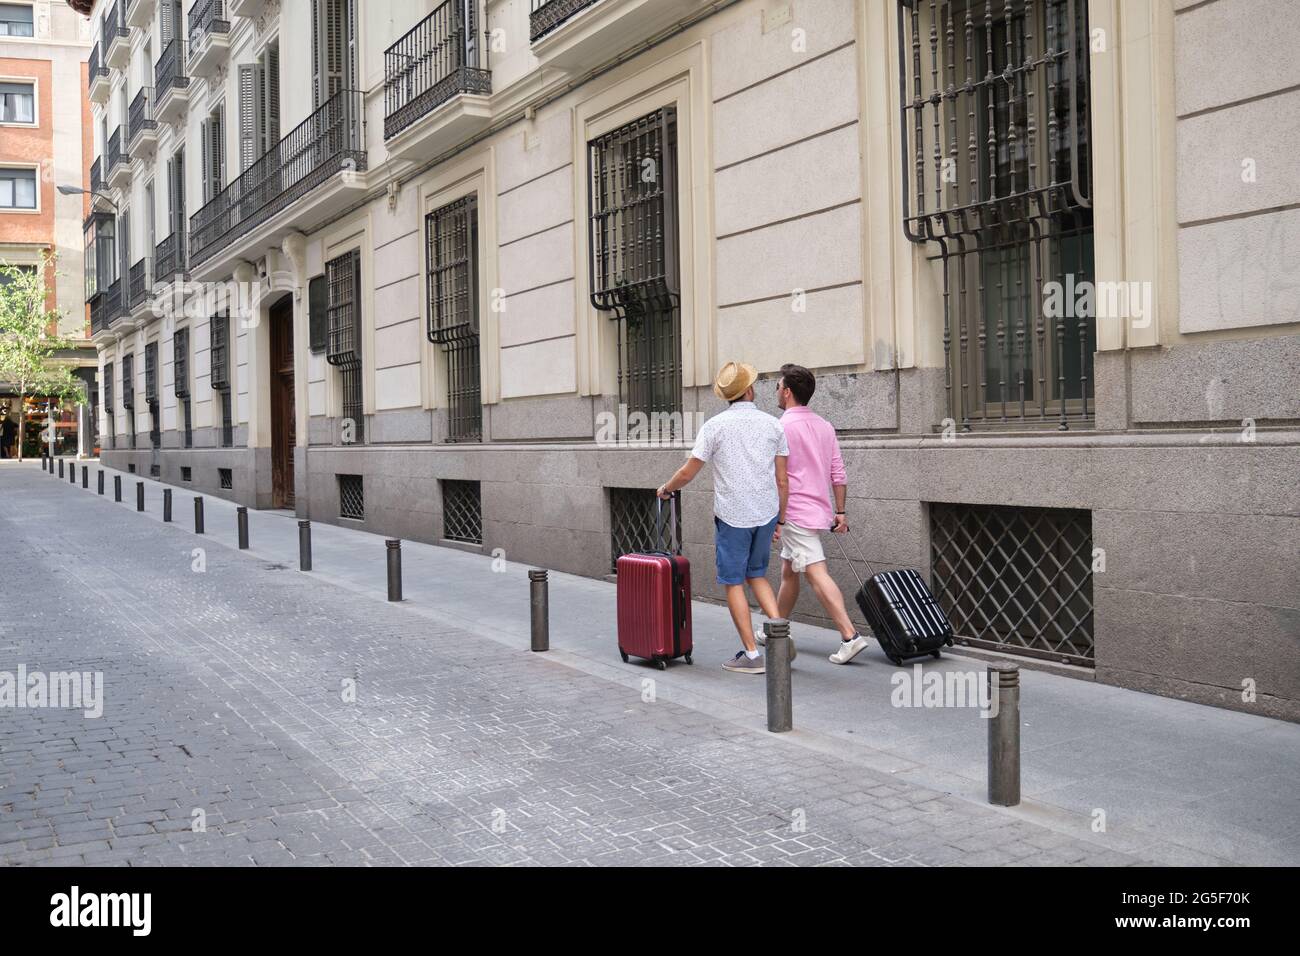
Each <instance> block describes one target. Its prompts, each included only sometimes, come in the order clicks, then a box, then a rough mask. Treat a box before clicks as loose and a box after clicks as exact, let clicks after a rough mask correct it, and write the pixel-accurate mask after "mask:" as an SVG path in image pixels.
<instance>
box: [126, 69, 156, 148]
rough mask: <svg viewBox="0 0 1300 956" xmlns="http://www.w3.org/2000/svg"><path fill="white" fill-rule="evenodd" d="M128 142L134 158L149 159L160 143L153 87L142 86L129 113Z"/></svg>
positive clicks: (127, 125) (127, 123)
mask: <svg viewBox="0 0 1300 956" xmlns="http://www.w3.org/2000/svg"><path fill="white" fill-rule="evenodd" d="M126 128H127V130H128V136H127V142H128V144H129V146H130V149H131V158H132V159H148V158H149V157H150V156H152V155H153V153H154V148H155V147H156V146H157V145H158V122H157V120H155V119H154V118H153V88H152V87H148V86H142V87H141V88H140V92H139V93H137V94H135V99H134V100H132V101H131V109H130V111H129V112H128V113H127V121H126Z"/></svg>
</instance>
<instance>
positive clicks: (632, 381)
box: [587, 106, 682, 414]
mask: <svg viewBox="0 0 1300 956" xmlns="http://www.w3.org/2000/svg"><path fill="white" fill-rule="evenodd" d="M587 150H588V164H589V169H588V181H587V205H588V208H589V210H590V221H589V223H588V229H589V241H588V249H589V256H590V261H589V272H590V275H591V302H592V304H593V305H594V306H595V307H596V308H597V309H599V310H601V311H603V312H607V313H609V315H610V317H611V318H612V319H613V320H614V321H615V322H617V324H618V334H617V348H618V395H619V402H620V404H623V405H626V406H627V408H628V410H629V411H630V412H633V411H639V412H644V413H646V414H654V413H657V412H663V413H678V412H680V411H681V405H682V349H681V309H680V304H681V302H680V291H681V290H680V287H679V284H680V278H679V274H678V262H677V253H678V236H677V226H678V222H677V220H678V216H677V111H676V109H675V108H674V107H671V106H667V107H664V108H663V109H660V110H656V111H655V112H653V113H651V114H649V115H648V116H643V117H641V118H640V119H638V120H636V121H634V122H631V123H628V124H627V125H626V126H620V127H619V128H618V129H615V130H612V131H610V132H608V133H606V134H605V135H603V136H601V137H599V138H597V139H594V140H592V141H591V142H589V143H588V144H587Z"/></svg>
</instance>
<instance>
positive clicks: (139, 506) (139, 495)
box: [135, 481, 144, 511]
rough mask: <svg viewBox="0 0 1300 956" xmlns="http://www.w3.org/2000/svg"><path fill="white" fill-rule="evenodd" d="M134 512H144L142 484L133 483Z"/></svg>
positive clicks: (141, 482)
mask: <svg viewBox="0 0 1300 956" xmlns="http://www.w3.org/2000/svg"><path fill="white" fill-rule="evenodd" d="M135 510H136V511H144V482H143V481H137V482H136V483H135Z"/></svg>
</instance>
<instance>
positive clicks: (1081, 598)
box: [930, 504, 1095, 667]
mask: <svg viewBox="0 0 1300 956" xmlns="http://www.w3.org/2000/svg"><path fill="white" fill-rule="evenodd" d="M930 557H931V567H932V571H933V581H932V584H933V587H934V594H935V597H936V598H937V599H938V601H939V604H940V605H941V606H942V607H943V609H944V611H945V612H946V613H947V615H948V619H949V620H950V621H951V622H952V626H953V631H954V632H955V633H956V635H957V637H958V639H959V640H962V641H964V642H966V643H968V644H971V645H973V646H976V647H986V648H990V649H993V650H999V651H1009V652H1012V653H1015V654H1022V655H1025V656H1029V657H1038V658H1044V659H1049V660H1054V661H1060V662H1061V663H1066V664H1080V665H1084V666H1088V667H1091V666H1093V665H1094V663H1095V658H1094V646H1093V613H1092V609H1093V605H1092V513H1091V512H1088V511H1078V510H1073V509H1065V508H1007V507H994V506H990V505H960V504H931V505H930Z"/></svg>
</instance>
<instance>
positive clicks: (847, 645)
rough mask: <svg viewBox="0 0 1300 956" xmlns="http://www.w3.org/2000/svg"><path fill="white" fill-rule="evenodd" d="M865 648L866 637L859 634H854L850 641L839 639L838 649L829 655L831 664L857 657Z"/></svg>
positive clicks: (843, 662) (841, 662) (844, 662)
mask: <svg viewBox="0 0 1300 956" xmlns="http://www.w3.org/2000/svg"><path fill="white" fill-rule="evenodd" d="M866 648H867V639H866V638H865V637H863V636H862V635H861V634H857V635H855V636H854V638H853V640H851V641H843V640H842V641H840V646H839V649H838V650H836V651H835V653H834V654H832V655H831V663H832V664H847V663H848V662H849V661H851V660H853V658H855V657H857V656H858V655H859V654H861V653H862V652H863V651H864V650H866Z"/></svg>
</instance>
